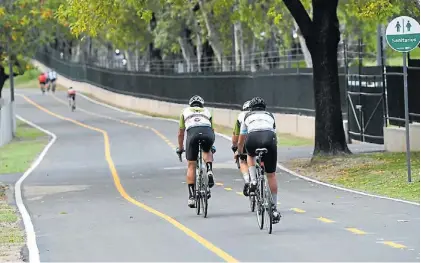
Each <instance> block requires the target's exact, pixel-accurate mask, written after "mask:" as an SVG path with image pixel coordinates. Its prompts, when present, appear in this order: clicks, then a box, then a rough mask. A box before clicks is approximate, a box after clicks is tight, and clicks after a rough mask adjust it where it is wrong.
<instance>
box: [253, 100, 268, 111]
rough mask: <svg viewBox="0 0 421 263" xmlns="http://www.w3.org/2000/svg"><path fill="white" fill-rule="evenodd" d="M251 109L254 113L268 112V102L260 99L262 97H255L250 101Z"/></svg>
mask: <svg viewBox="0 0 421 263" xmlns="http://www.w3.org/2000/svg"><path fill="white" fill-rule="evenodd" d="M250 109H251V110H252V111H257V110H266V102H265V100H264V99H262V98H260V97H254V98H253V99H252V100H251V101H250Z"/></svg>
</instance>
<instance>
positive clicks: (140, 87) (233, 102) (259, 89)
mask: <svg viewBox="0 0 421 263" xmlns="http://www.w3.org/2000/svg"><path fill="white" fill-rule="evenodd" d="M35 58H36V59H37V60H38V61H40V62H42V63H43V64H45V65H46V66H48V67H50V68H54V69H55V70H56V71H57V72H58V73H59V74H61V75H63V76H65V77H67V78H69V79H72V80H75V81H84V82H87V83H90V84H92V85H95V86H99V87H101V88H104V89H107V90H110V91H113V92H117V93H121V94H127V95H132V96H136V97H142V98H150V99H156V100H161V101H168V102H175V103H187V101H188V99H189V98H190V97H191V96H192V95H194V94H198V95H200V96H203V98H204V99H205V101H206V103H207V105H209V106H213V107H221V108H229V109H240V108H241V105H242V104H243V103H244V101H246V100H247V99H250V98H252V97H254V96H261V97H262V98H264V99H265V100H266V102H267V104H268V108H269V110H271V111H273V112H280V113H287V114H300V115H307V116H313V115H314V95H313V88H312V87H313V75H312V69H300V72H297V71H296V69H294V68H285V69H275V70H266V71H260V72H254V73H252V72H214V73H209V72H207V73H197V72H196V73H190V74H189V73H172V74H171V73H169V74H165V75H157V74H150V73H148V72H130V71H127V70H123V69H121V70H120V69H105V68H100V67H97V66H93V65H88V64H79V63H74V62H70V61H67V60H64V59H62V58H60V56H59V55H58V54H57V53H55V52H45V51H40V52H38V53H37V54H36V57H35ZM339 72H340V76H339V78H340V80H339V83H340V89H341V96H342V98H341V104H342V111H343V113H346V112H347V108H346V97H345V96H346V92H345V87H346V83H345V74H344V70H343V68H340V69H339ZM344 118H346V116H344Z"/></svg>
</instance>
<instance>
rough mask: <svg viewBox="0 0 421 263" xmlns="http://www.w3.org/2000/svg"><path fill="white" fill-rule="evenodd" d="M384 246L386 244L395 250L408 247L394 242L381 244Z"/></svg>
mask: <svg viewBox="0 0 421 263" xmlns="http://www.w3.org/2000/svg"><path fill="white" fill-rule="evenodd" d="M381 243H382V244H385V245H387V246H390V247H393V248H406V246H404V245H401V244H398V243H395V242H392V241H384V242H381Z"/></svg>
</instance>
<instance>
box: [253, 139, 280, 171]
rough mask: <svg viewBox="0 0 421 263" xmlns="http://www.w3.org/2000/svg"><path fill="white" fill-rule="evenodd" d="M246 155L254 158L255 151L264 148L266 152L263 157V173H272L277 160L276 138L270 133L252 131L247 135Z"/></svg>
mask: <svg viewBox="0 0 421 263" xmlns="http://www.w3.org/2000/svg"><path fill="white" fill-rule="evenodd" d="M245 146H246V150H247V154H248V155H250V156H252V157H254V156H256V149H258V148H266V149H267V150H268V152H267V153H266V154H264V155H263V158H262V161H263V162H264V166H265V172H266V173H274V172H275V171H276V163H277V159H278V149H277V138H276V133H274V132H272V131H254V132H250V133H249V134H248V135H247V139H246V144H245Z"/></svg>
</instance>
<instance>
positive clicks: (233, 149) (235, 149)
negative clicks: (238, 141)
mask: <svg viewBox="0 0 421 263" xmlns="http://www.w3.org/2000/svg"><path fill="white" fill-rule="evenodd" d="M231 150H232V152H233V153H235V152H236V151H237V150H238V147H237V146H234V145H233V146H231Z"/></svg>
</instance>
